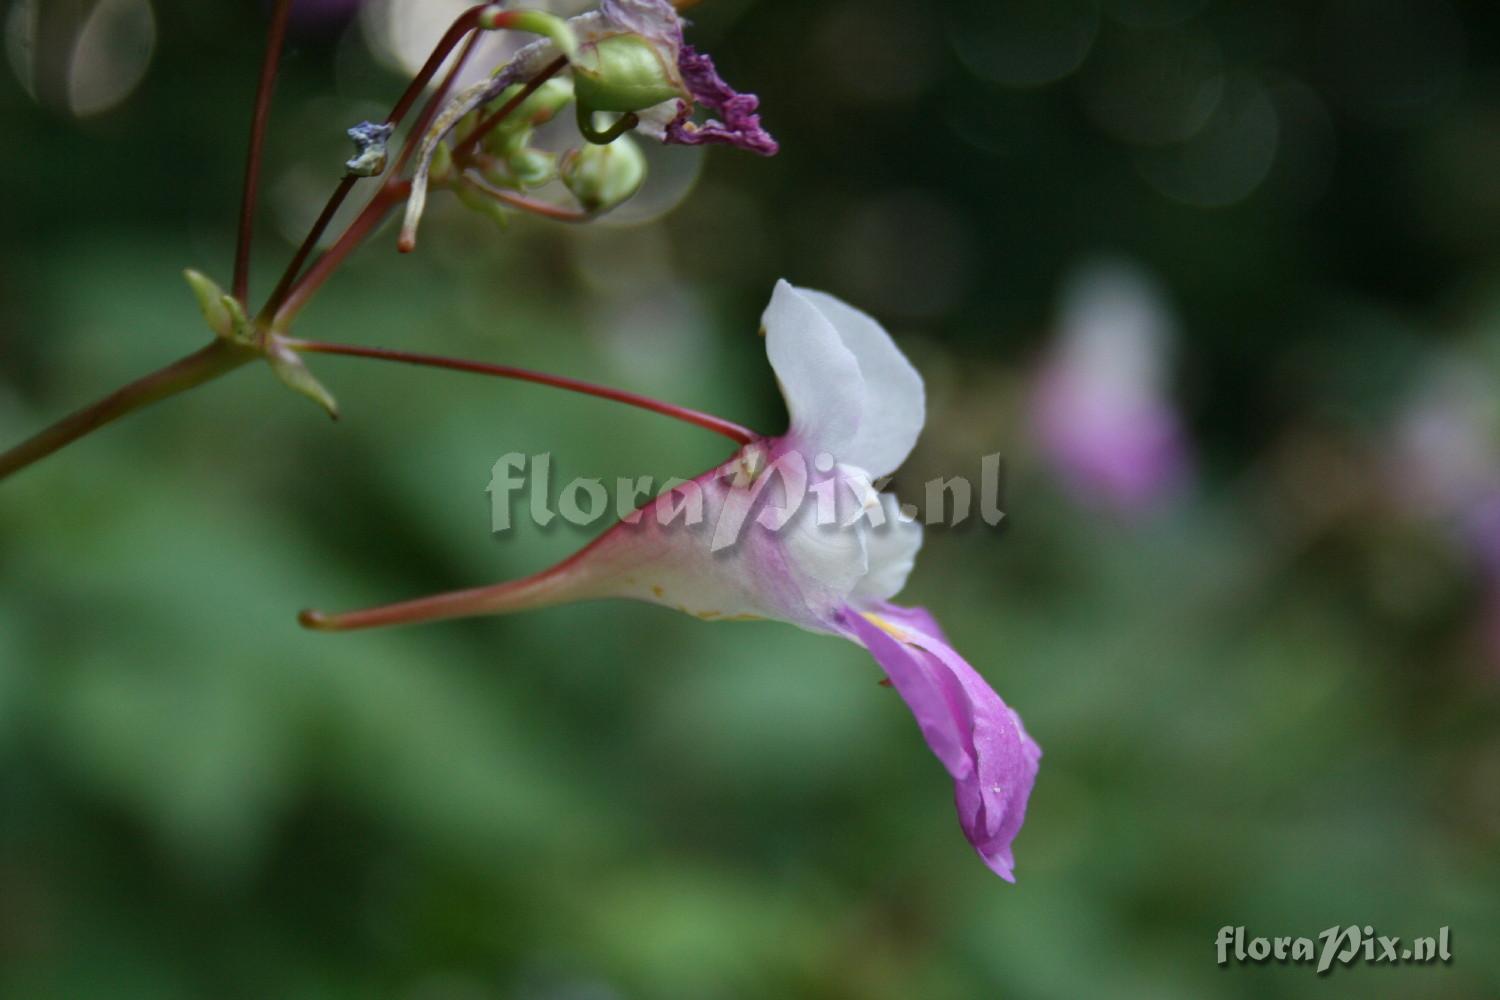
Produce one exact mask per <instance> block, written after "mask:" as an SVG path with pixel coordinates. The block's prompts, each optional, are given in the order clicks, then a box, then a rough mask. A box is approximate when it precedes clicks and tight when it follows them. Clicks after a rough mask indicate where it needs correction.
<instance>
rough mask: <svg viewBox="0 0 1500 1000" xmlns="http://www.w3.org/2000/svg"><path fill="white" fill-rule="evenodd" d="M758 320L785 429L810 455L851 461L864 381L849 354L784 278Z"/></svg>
mask: <svg viewBox="0 0 1500 1000" xmlns="http://www.w3.org/2000/svg"><path fill="white" fill-rule="evenodd" d="M761 324H762V325H763V326H764V327H765V331H766V355H767V356H768V357H769V358H770V359H771V368H772V370H774V371H775V372H776V378H777V380H778V381H780V382H781V394H782V396H783V397H785V399H786V408H787V411H788V412H789V413H790V414H791V417H792V428H791V432H790V433H791V434H792V435H794V436H795V437H796V439H797V441H798V442H799V444H800V445H801V447H802V449H803V451H804V452H805V453H807V454H808V455H810V456H815V455H816V454H817V453H818V452H824V451H826V452H828V453H829V454H830V455H832V456H833V457H834V458H835V459H837V460H838V461H841V462H844V461H850V462H852V459H850V458H848V457H847V454H848V451H849V447H850V445H851V444H852V443H853V441H854V439H855V435H856V433H857V432H858V431H859V424H860V419H861V417H862V415H863V411H864V405H865V380H864V376H863V375H862V374H861V373H860V368H859V362H858V361H857V360H855V357H854V354H853V353H852V352H850V350H849V348H848V347H846V346H845V345H844V341H843V338H841V337H840V336H839V333H838V330H837V329H835V328H834V325H833V324H832V323H831V322H830V321H829V320H828V318H827V317H826V316H824V314H823V313H822V311H821V310H819V309H818V307H817V306H816V305H814V304H813V302H812V300H811V299H810V298H808V297H807V296H805V295H803V294H802V293H800V292H798V291H797V290H796V289H795V288H793V287H792V286H791V285H789V284H787V283H786V282H785V281H778V282H777V283H776V291H775V292H773V293H772V295H771V304H770V305H769V306H767V307H766V311H765V315H764V316H763V317H762V318H761ZM853 464H855V465H860V464H862V463H859V462H853ZM867 468H868V467H867Z"/></svg>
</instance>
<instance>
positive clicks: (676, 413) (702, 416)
mask: <svg viewBox="0 0 1500 1000" xmlns="http://www.w3.org/2000/svg"><path fill="white" fill-rule="evenodd" d="M282 342H283V343H285V344H286V346H288V347H290V348H291V349H292V350H294V351H303V352H305V353H308V354H338V355H343V356H345V357H351V358H371V359H374V360H376V361H395V362H399V363H401V364H408V365H421V366H424V367H428V368H446V369H448V370H450V371H460V372H471V373H473V374H476V375H492V376H495V377H498V378H510V379H516V380H518V381H521V382H534V383H536V384H537V385H547V386H551V387H552V388H554V389H566V390H567V391H568V392H578V393H583V394H584V395H587V396H597V397H599V398H600V399H608V400H612V401H613V402H616V403H624V404H625V405H626V406H635V407H639V408H640V409H643V410H650V411H651V412H652V413H660V414H662V415H663V416H668V417H673V418H675V419H677V420H682V421H684V422H686V423H689V424H693V425H694V426H697V427H702V428H703V429H704V430H709V431H713V432H714V433H715V434H722V435H724V436H725V437H727V438H729V439H730V440H731V441H734V442H735V443H736V444H742V445H743V444H749V443H750V442H751V441H754V440H755V439H756V437H757V435H756V434H755V433H754V432H753V431H750V430H748V429H746V428H744V427H741V426H740V425H739V424H736V423H734V422H733V421H729V420H725V419H723V418H722V417H715V416H713V415H711V414H707V413H700V412H699V411H697V410H690V409H688V408H687V407H684V406H678V405H676V404H675V403H666V402H662V401H661V400H659V399H652V398H651V397H650V396H642V395H639V394H637V393H634V392H626V391H624V390H623V389H611V388H609V387H608V386H602V385H594V384H593V383H591V382H580V381H579V380H578V379H571V378H565V377H563V376H561V375H549V374H547V373H545V372H536V371H531V370H530V369H527V368H515V367H512V366H510V365H492V364H486V363H484V362H482V361H465V360H463V359H460V358H444V357H438V356H436V355H432V354H414V353H412V352H410V351H392V350H387V349H385V348H381V347H360V346H358V345H355V344H330V343H325V342H323V341H317V340H298V339H295V338H291V337H287V338H284V339H283V341H282Z"/></svg>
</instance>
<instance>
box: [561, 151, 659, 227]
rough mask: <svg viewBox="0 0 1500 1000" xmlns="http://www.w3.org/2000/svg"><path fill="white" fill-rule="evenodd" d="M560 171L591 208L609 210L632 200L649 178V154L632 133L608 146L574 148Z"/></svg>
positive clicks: (576, 195) (584, 204) (566, 156)
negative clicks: (643, 151)
mask: <svg viewBox="0 0 1500 1000" xmlns="http://www.w3.org/2000/svg"><path fill="white" fill-rule="evenodd" d="M558 175H559V176H560V177H561V178H562V182H563V184H565V185H566V186H567V188H568V190H569V191H571V192H573V197H575V198H577V199H578V203H579V204H580V205H582V206H583V207H584V209H585V210H586V211H589V212H607V211H609V210H610V209H612V208H615V207H616V206H618V205H620V204H622V203H623V202H626V201H628V200H629V199H630V198H631V196H632V195H634V194H635V193H636V192H637V191H639V190H640V189H641V185H642V184H643V183H645V180H646V157H645V154H643V153H642V152H641V147H640V146H638V145H636V143H635V140H633V139H631V138H630V137H629V136H621V137H620V138H618V139H616V140H615V141H614V142H612V143H610V144H609V145H607V146H596V145H593V144H589V145H587V146H584V147H582V148H581V149H570V150H568V151H567V152H566V153H564V154H563V158H562V162H561V163H559V164H558Z"/></svg>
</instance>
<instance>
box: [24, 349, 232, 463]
mask: <svg viewBox="0 0 1500 1000" xmlns="http://www.w3.org/2000/svg"><path fill="white" fill-rule="evenodd" d="M256 356H257V355H256V353H255V352H254V351H252V350H250V349H248V348H244V347H239V346H237V345H235V344H231V343H229V342H228V341H225V340H215V341H214V342H213V343H211V344H209V345H208V346H207V347H205V348H203V349H201V350H198V351H194V352H193V353H192V354H189V355H188V356H187V357H185V358H183V359H182V360H180V361H177V362H174V363H173V364H170V365H168V366H167V367H165V368H162V369H160V370H159V371H155V372H152V373H151V374H150V375H147V376H145V377H144V378H140V379H137V380H136V381H134V382H131V383H130V384H129V385H126V386H123V387H121V388H119V389H116V390H115V391H114V392H112V393H110V394H109V395H108V396H105V397H104V398H103V399H101V400H99V401H98V402H96V403H92V404H90V405H88V406H85V407H84V408H83V409H81V410H78V411H77V412H75V413H73V414H71V415H69V416H67V417H64V418H63V419H61V420H59V421H58V422H57V423H55V424H53V425H52V426H51V427H48V428H47V429H46V430H44V431H41V432H40V433H38V434H36V435H34V436H33V437H31V438H29V439H27V440H25V441H23V442H21V443H20V444H18V445H16V446H15V447H14V448H12V449H10V450H9V451H7V452H4V453H3V454H0V480H3V479H5V478H6V477H8V476H10V475H12V474H13V473H16V472H19V471H20V470H22V469H24V468H26V466H28V465H31V464H32V463H33V462H37V461H40V460H41V459H43V458H46V457H47V456H48V455H50V454H52V453H53V452H54V451H57V450H58V449H59V448H62V447H64V446H65V445H68V444H71V443H72V442H74V441H76V440H78V439H79V438H81V437H83V436H84V435H86V434H90V433H92V432H94V431H96V430H98V429H99V428H101V427H103V426H104V425H105V424H110V423H113V422H114V421H116V420H118V419H120V418H121V417H123V416H125V415H126V414H127V413H133V412H135V411H136V410H139V409H140V408H141V407H143V406H149V405H151V404H152V403H155V402H157V401H159V400H162V399H166V398H167V397H169V396H175V395H177V394H178V393H181V392H186V391H187V390H189V389H191V388H193V387H194V386H199V385H202V384H203V383H204V382H209V381H212V380H213V379H216V378H218V377H219V376H221V375H227V374H228V373H229V372H231V371H233V370H234V369H236V368H238V367H239V366H240V365H243V364H244V363H245V362H247V361H249V360H251V359H252V358H255V357H256Z"/></svg>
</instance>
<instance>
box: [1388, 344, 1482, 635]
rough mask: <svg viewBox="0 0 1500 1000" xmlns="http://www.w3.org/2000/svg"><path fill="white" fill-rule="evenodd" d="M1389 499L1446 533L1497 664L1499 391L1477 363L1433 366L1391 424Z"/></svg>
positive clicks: (1452, 360)
mask: <svg viewBox="0 0 1500 1000" xmlns="http://www.w3.org/2000/svg"><path fill="white" fill-rule="evenodd" d="M1393 437H1394V441H1393V446H1392V452H1393V457H1392V459H1391V461H1390V465H1389V472H1388V478H1389V484H1390V493H1391V496H1392V497H1393V498H1394V500H1395V502H1396V504H1397V505H1398V506H1399V507H1400V508H1401V509H1402V510H1403V511H1405V512H1406V513H1407V514H1408V515H1409V516H1411V517H1413V518H1416V519H1419V520H1422V521H1425V522H1427V523H1429V524H1433V525H1436V526H1438V527H1439V528H1441V529H1442V530H1443V531H1445V532H1446V533H1447V534H1448V536H1449V537H1450V538H1451V539H1452V540H1453V544H1454V545H1455V546H1457V547H1458V548H1459V549H1461V550H1462V551H1463V552H1464V553H1465V554H1466V555H1468V557H1469V559H1470V561H1471V564H1472V565H1473V567H1474V571H1475V572H1476V573H1477V574H1478V575H1479V577H1480V579H1481V582H1482V585H1483V587H1484V588H1485V592H1486V595H1485V599H1484V606H1483V608H1482V609H1481V611H1480V622H1479V629H1480V631H1481V638H1482V642H1483V644H1484V646H1485V648H1486V650H1487V652H1488V654H1489V657H1490V659H1491V661H1492V662H1495V663H1500V385H1497V384H1496V380H1495V378H1494V377H1493V376H1492V375H1491V374H1490V369H1489V368H1488V367H1487V366H1486V365H1484V364H1483V363H1482V362H1481V361H1478V360H1476V359H1472V358H1467V357H1462V356H1458V355H1454V356H1451V357H1445V358H1443V359H1441V360H1439V361H1438V362H1436V363H1434V364H1433V365H1431V366H1430V367H1429V369H1428V370H1427V371H1426V372H1425V373H1424V374H1423V375H1422V376H1421V378H1420V379H1419V381H1418V385H1417V388H1416V390H1415V391H1414V392H1413V393H1412V395H1411V397H1410V398H1409V399H1408V400H1407V402H1406V404H1405V406H1404V408H1403V409H1402V411H1401V413H1400V415H1399V416H1398V418H1397V420H1396V425H1395V431H1394V435H1393Z"/></svg>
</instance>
